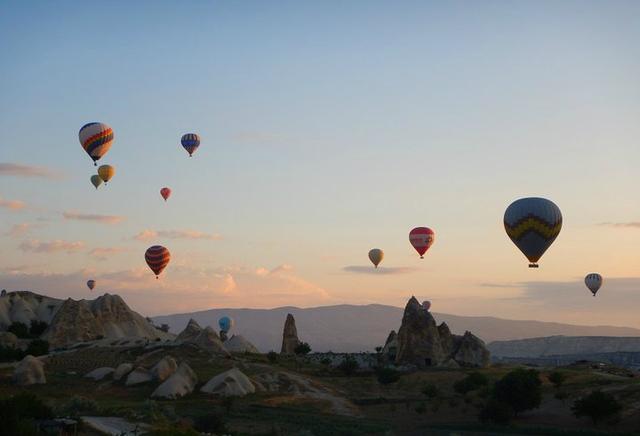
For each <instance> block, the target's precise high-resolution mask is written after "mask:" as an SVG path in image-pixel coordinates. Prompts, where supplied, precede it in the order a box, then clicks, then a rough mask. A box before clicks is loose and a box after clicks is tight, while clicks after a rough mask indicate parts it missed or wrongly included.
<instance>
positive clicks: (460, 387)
mask: <svg viewBox="0 0 640 436" xmlns="http://www.w3.org/2000/svg"><path fill="white" fill-rule="evenodd" d="M488 384H489V379H487V377H486V376H485V375H484V374H481V373H479V372H472V373H470V374H467V376H466V377H465V378H463V379H462V380H458V381H457V382H455V383H454V384H453V389H454V390H455V391H456V392H457V393H459V394H466V393H467V392H471V391H475V390H476V389H479V388H481V387H483V386H487V385H488Z"/></svg>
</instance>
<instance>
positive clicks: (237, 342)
mask: <svg viewBox="0 0 640 436" xmlns="http://www.w3.org/2000/svg"><path fill="white" fill-rule="evenodd" d="M224 348H225V349H226V350H227V351H228V352H230V353H256V354H258V353H259V351H258V349H257V348H256V347H255V346H254V345H253V344H252V343H251V342H249V341H248V340H247V339H245V338H244V336H241V335H233V336H231V339H229V340H228V341H226V342H225V343H224Z"/></svg>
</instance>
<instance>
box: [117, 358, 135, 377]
mask: <svg viewBox="0 0 640 436" xmlns="http://www.w3.org/2000/svg"><path fill="white" fill-rule="evenodd" d="M132 370H133V364H132V363H127V362H125V363H121V364H120V365H118V367H117V368H116V370H115V371H114V372H113V379H114V380H120V379H121V378H122V377H124V376H125V375H127V374H129V373H130V372H131V371H132Z"/></svg>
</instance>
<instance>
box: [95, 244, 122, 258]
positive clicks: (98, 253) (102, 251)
mask: <svg viewBox="0 0 640 436" xmlns="http://www.w3.org/2000/svg"><path fill="white" fill-rule="evenodd" d="M126 251H127V249H126V248H124V247H97V248H94V249H93V250H90V251H89V256H91V257H94V258H96V259H99V260H106V259H108V258H109V256H113V255H115V254H119V253H124V252H126Z"/></svg>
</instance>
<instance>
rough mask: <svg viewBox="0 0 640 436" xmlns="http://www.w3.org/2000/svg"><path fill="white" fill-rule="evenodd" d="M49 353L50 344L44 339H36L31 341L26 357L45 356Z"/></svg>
mask: <svg viewBox="0 0 640 436" xmlns="http://www.w3.org/2000/svg"><path fill="white" fill-rule="evenodd" d="M47 353H49V342H47V341H45V340H43V339H34V340H33V341H31V343H30V344H29V346H28V347H27V351H25V355H27V354H31V355H32V356H43V355H45V354H47Z"/></svg>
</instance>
